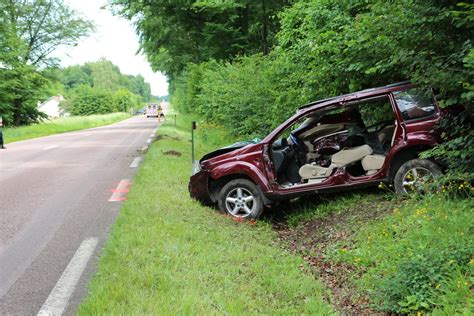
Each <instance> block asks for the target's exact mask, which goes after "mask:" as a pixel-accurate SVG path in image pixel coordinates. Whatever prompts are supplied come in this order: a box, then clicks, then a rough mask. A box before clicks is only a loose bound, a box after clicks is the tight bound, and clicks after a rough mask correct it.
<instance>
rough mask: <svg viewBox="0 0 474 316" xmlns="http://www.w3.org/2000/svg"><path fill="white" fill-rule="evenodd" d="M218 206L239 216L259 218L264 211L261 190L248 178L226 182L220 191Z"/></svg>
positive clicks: (228, 212)
mask: <svg viewBox="0 0 474 316" xmlns="http://www.w3.org/2000/svg"><path fill="white" fill-rule="evenodd" d="M218 206H219V209H220V210H221V211H222V212H224V213H227V214H229V215H230V216H232V217H237V218H247V219H248V218H258V217H259V216H260V215H261V214H262V212H263V200H262V195H261V193H260V190H259V189H258V187H257V186H256V185H255V184H254V183H253V182H251V181H249V180H246V179H236V180H232V181H229V182H228V183H227V184H225V185H224V186H223V187H222V189H221V191H220V192H219V200H218Z"/></svg>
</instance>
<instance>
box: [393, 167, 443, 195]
mask: <svg viewBox="0 0 474 316" xmlns="http://www.w3.org/2000/svg"><path fill="white" fill-rule="evenodd" d="M441 174H442V172H441V169H440V168H439V166H438V165H437V164H435V163H434V162H432V161H430V160H426V159H412V160H409V161H407V162H405V163H404V164H403V165H402V166H401V167H400V169H398V171H397V173H396V174H395V178H394V180H393V185H394V187H395V192H396V193H397V194H402V195H407V194H411V193H424V192H425V190H426V186H427V185H428V184H430V183H432V182H433V181H434V179H435V178H437V177H439V176H440V175H441Z"/></svg>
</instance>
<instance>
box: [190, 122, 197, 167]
mask: <svg viewBox="0 0 474 316" xmlns="http://www.w3.org/2000/svg"><path fill="white" fill-rule="evenodd" d="M195 129H196V122H195V121H193V122H192V123H191V162H192V173H193V174H194V173H196V172H197V171H198V170H199V162H196V161H194V130H195Z"/></svg>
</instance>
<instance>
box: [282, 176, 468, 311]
mask: <svg viewBox="0 0 474 316" xmlns="http://www.w3.org/2000/svg"><path fill="white" fill-rule="evenodd" d="M464 185H468V184H466V183H464V184H462V185H459V188H461V187H462V186H464ZM467 190H471V192H472V189H471V188H470V187H468V188H467ZM473 210H474V203H473V200H472V198H470V197H469V196H468V197H467V198H466V197H464V198H460V197H455V196H449V195H448V194H446V193H442V192H440V193H436V194H428V195H425V196H423V197H418V198H410V199H405V200H403V199H399V198H396V197H394V196H393V195H392V194H389V193H388V194H387V193H386V192H384V191H382V190H377V189H371V190H363V191H357V192H350V193H349V192H348V193H342V194H341V193H339V194H333V195H329V196H323V197H321V199H320V200H319V201H318V202H317V204H315V203H314V201H312V202H311V201H304V200H303V201H300V202H299V203H298V204H295V205H291V211H287V213H286V214H285V222H284V223H283V224H280V225H278V226H277V227H278V232H279V235H280V238H281V239H283V240H284V241H285V242H286V245H287V247H288V248H289V249H291V250H292V251H293V252H294V253H298V254H300V255H301V256H302V257H303V258H304V259H305V261H306V262H307V263H308V264H309V265H310V266H311V267H312V269H313V270H314V271H315V274H317V275H318V276H319V277H320V279H321V280H322V281H323V282H324V283H325V285H326V287H327V288H328V289H330V290H331V291H332V297H333V304H334V306H335V308H336V309H337V310H339V311H341V312H342V313H344V314H372V313H376V312H377V311H383V312H389V313H397V314H419V315H420V314H421V315H424V314H434V315H470V314H471V311H472V310H473V309H474V300H473V296H472V288H473V281H474V240H473V239H472V232H473V231H474V211H473Z"/></svg>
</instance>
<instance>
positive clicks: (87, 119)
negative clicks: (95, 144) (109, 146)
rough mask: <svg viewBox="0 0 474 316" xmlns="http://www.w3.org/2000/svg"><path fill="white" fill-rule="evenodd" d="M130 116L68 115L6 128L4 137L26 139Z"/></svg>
mask: <svg viewBox="0 0 474 316" xmlns="http://www.w3.org/2000/svg"><path fill="white" fill-rule="evenodd" d="M129 117H130V115H129V114H127V113H111V114H105V115H90V116H73V117H66V118H60V119H55V120H50V121H49V120H48V121H45V122H43V123H39V124H33V125H29V126H21V127H16V128H5V129H4V130H3V138H4V141H5V143H13V142H17V141H20V140H25V139H31V138H36V137H42V136H48V135H53V134H59V133H64V132H71V131H77V130H81V129H86V128H91V127H98V126H102V125H108V124H112V123H115V122H118V121H121V120H124V119H126V118H129Z"/></svg>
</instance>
